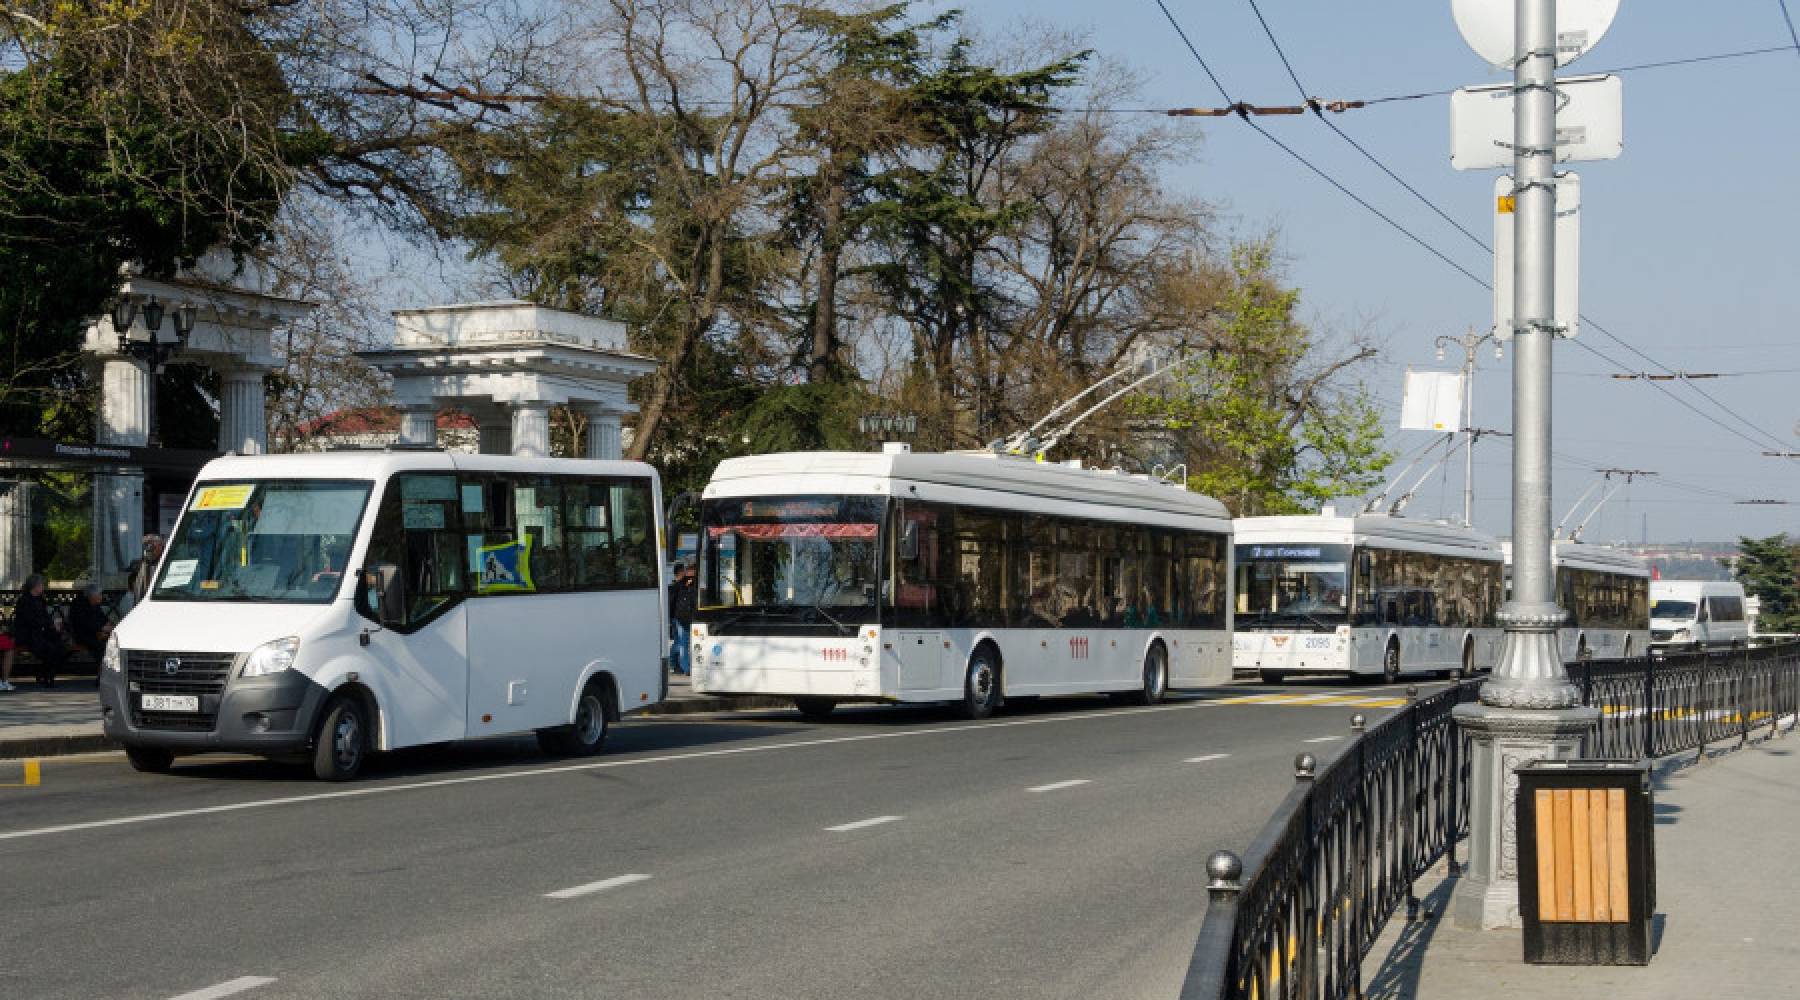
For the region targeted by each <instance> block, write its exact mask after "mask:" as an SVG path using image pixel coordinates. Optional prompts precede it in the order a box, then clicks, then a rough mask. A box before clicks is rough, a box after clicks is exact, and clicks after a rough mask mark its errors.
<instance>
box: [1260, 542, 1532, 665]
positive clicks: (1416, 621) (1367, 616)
mask: <svg viewBox="0 0 1800 1000" xmlns="http://www.w3.org/2000/svg"><path fill="white" fill-rule="evenodd" d="M1233 529H1234V531H1235V532H1236V536H1237V555H1236V559H1235V561H1236V565H1237V580H1236V585H1235V588H1234V589H1235V592H1236V594H1237V615H1236V619H1235V621H1236V629H1237V631H1236V633H1235V634H1234V636H1233V637H1232V648H1233V650H1234V652H1233V657H1234V661H1235V666H1236V668H1237V669H1239V670H1254V671H1256V672H1257V673H1258V674H1259V675H1261V677H1262V680H1263V681H1264V682H1265V683H1269V684H1278V683H1280V682H1281V681H1283V680H1285V679H1286V678H1287V677H1289V676H1290V675H1293V674H1349V675H1351V676H1352V677H1365V676H1370V675H1375V676H1380V677H1382V678H1383V679H1385V680H1387V681H1389V682H1392V681H1395V680H1398V679H1399V678H1400V676H1401V675H1402V674H1407V673H1414V672H1423V671H1445V670H1453V669H1461V670H1462V671H1463V672H1464V673H1465V674H1468V673H1472V672H1473V671H1476V670H1491V669H1493V666H1494V664H1495V663H1496V662H1497V661H1498V659H1499V656H1500V629H1499V628H1498V627H1497V626H1496V625H1495V622H1494V613H1495V612H1497V611H1498V610H1499V609H1500V578H1501V553H1500V545H1499V543H1498V542H1497V541H1495V540H1494V538H1493V537H1492V536H1490V535H1485V534H1482V533H1481V532H1479V531H1476V530H1474V529H1472V528H1465V527H1462V526H1460V525H1454V524H1449V523H1446V522H1442V521H1414V520H1410V519H1407V518H1400V517H1390V516H1388V515H1386V514H1359V515H1357V516H1355V517H1340V516H1338V515H1337V513H1336V512H1335V511H1334V510H1332V509H1331V508H1329V507H1327V508H1325V510H1323V511H1322V512H1320V513H1318V514H1303V515H1287V516H1273V517H1244V518H1239V519H1238V520H1237V521H1236V523H1235V524H1234V525H1233Z"/></svg>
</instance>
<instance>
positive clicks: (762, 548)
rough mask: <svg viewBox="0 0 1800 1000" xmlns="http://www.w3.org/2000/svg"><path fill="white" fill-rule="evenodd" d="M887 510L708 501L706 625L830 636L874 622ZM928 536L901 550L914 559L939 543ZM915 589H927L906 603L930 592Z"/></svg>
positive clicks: (869, 505)
mask: <svg viewBox="0 0 1800 1000" xmlns="http://www.w3.org/2000/svg"><path fill="white" fill-rule="evenodd" d="M885 506H886V500H885V499H883V498H881V497H859V496H844V497H834V496H794V497H755V498H745V499H715V500H708V501H706V502H705V503H704V504H702V505H701V513H700V520H701V529H702V535H703V537H702V539H701V543H700V544H701V559H700V561H701V573H700V609H701V612H702V616H701V617H702V619H703V620H705V621H708V622H709V623H711V624H712V625H713V627H714V628H715V629H717V628H729V626H730V625H731V624H732V623H733V622H735V621H737V620H739V619H741V618H753V619H756V620H758V621H762V622H776V623H779V622H786V623H790V624H793V623H806V624H824V625H827V626H834V627H835V626H842V625H854V624H863V623H868V622H873V621H875V615H876V584H877V582H878V581H879V579H880V574H879V572H878V569H877V553H878V546H879V542H880V536H881V521H882V513H883V510H884V508H885ZM927 527H928V530H926V531H924V532H921V531H920V528H919V527H918V526H914V527H912V528H910V529H905V530H903V532H902V534H903V536H904V538H905V544H906V545H907V546H908V547H909V548H911V549H913V550H914V551H916V550H917V548H918V547H934V546H936V545H938V544H940V543H939V539H938V535H937V533H936V532H935V530H929V529H930V528H931V526H927ZM946 561H947V560H946ZM933 565H935V562H934V563H933ZM913 586H915V587H919V588H923V589H918V590H913V591H909V592H908V593H909V594H911V595H913V598H912V599H919V600H923V599H926V595H927V594H928V593H929V583H923V584H913ZM718 612H725V613H723V614H720V613H718Z"/></svg>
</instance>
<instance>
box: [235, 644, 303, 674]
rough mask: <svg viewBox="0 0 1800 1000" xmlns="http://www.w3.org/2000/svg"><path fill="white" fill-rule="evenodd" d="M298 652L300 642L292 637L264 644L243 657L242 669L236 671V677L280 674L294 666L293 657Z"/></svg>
mask: <svg viewBox="0 0 1800 1000" xmlns="http://www.w3.org/2000/svg"><path fill="white" fill-rule="evenodd" d="M298 652H300V640H299V639H298V638H296V637H294V636H289V637H287V638H286V639H276V640H275V641H274V642H265V643H263V644H262V645H260V646H258V647H256V648H255V649H252V650H251V651H250V655H249V656H246V657H244V669H242V670H240V671H238V676H240V677H267V676H268V675H270V674H278V673H281V672H282V671H283V670H287V669H288V668H290V667H292V666H293V665H294V655H295V654H296V653H298Z"/></svg>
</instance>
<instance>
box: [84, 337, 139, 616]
mask: <svg viewBox="0 0 1800 1000" xmlns="http://www.w3.org/2000/svg"><path fill="white" fill-rule="evenodd" d="M150 390H151V383H150V371H149V369H148V368H147V367H145V365H144V363H143V362H141V361H135V360H132V359H130V358H121V357H109V358H106V359H105V360H104V361H102V362H101V363H100V412H99V420H98V432H99V433H98V434H96V435H95V436H96V437H98V438H99V441H98V442H97V443H99V444H110V445H123V446H126V447H135V448H141V447H143V446H144V445H146V444H148V443H149V441H150ZM93 501H94V574H95V579H96V581H97V582H99V583H100V585H101V586H105V587H118V586H122V585H123V584H124V580H125V570H126V567H128V566H130V565H131V561H132V560H133V559H136V558H137V557H138V554H139V553H140V552H141V551H142V541H143V537H144V477H143V475H142V473H139V474H136V475H105V476H95V477H94V494H93Z"/></svg>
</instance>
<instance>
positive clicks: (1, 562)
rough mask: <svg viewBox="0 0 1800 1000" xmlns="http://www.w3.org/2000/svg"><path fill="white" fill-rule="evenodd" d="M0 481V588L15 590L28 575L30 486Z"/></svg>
mask: <svg viewBox="0 0 1800 1000" xmlns="http://www.w3.org/2000/svg"><path fill="white" fill-rule="evenodd" d="M32 486H33V484H32V483H31V482H30V481H29V480H25V479H13V480H0V590H18V589H19V588H20V587H23V586H24V585H25V578H26V577H27V576H30V575H31V569H32V566H31V488H32Z"/></svg>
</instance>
